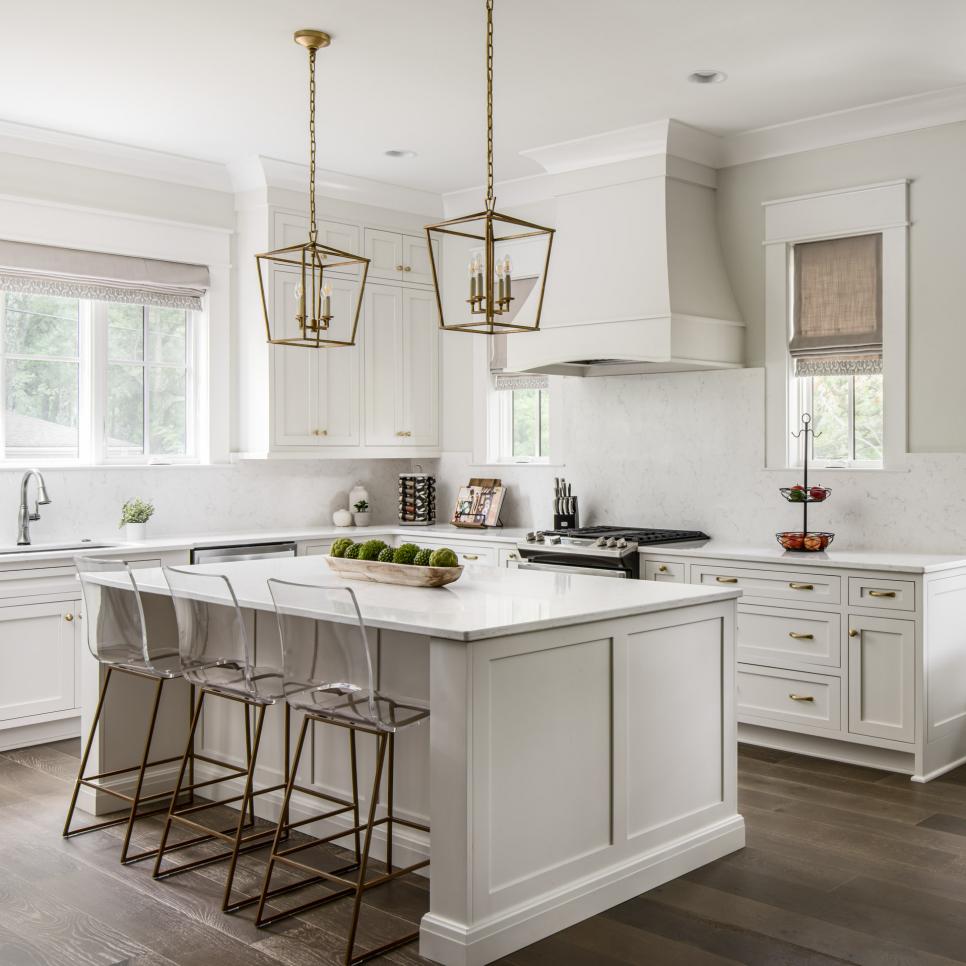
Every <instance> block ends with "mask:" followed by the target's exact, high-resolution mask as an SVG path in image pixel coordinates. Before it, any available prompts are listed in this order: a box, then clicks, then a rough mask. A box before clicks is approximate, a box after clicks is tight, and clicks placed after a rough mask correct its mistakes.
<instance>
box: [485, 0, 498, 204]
mask: <svg viewBox="0 0 966 966" xmlns="http://www.w3.org/2000/svg"><path fill="white" fill-rule="evenodd" d="M495 204H496V199H495V197H494V195H493V0H486V208H487V211H492V210H493V208H494V205H495Z"/></svg>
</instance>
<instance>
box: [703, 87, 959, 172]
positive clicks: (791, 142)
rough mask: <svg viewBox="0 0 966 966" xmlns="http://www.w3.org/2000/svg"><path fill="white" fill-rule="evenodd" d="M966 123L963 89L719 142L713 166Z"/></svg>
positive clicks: (900, 99) (930, 93) (868, 106)
mask: <svg viewBox="0 0 966 966" xmlns="http://www.w3.org/2000/svg"><path fill="white" fill-rule="evenodd" d="M957 121H966V85H961V86H959V87H948V88H945V89H944V90H939V91H928V92H926V93H925V94H913V95H911V96H909V97H897V98H894V99H893V100H889V101H880V102H879V103H877V104H866V105H863V106H862V107H854V108H850V109H848V110H845V111H835V112H833V113H830V114H819V115H817V116H815V117H806V118H802V119H801V120H797V121H787V122H785V123H783V124H774V125H771V126H770V127H763V128H756V129H755V130H751V131H742V132H741V133H739V134H732V135H728V136H726V137H724V138H721V139H720V147H721V155H720V161H719V164H718V167H722V168H724V167H732V166H733V165H737V164H748V163H750V162H752V161H764V160H766V159H767V158H778V157H782V156H784V155H787V154H801V153H802V152H804V151H815V150H818V149H820V148H829V147H834V146H835V145H838V144H852V143H854V142H856V141H866V140H869V139H871V138H879V137H886V136H888V135H890V134H903V133H906V132H909V131H918V130H921V129H924V128H930V127H939V126H940V125H942V124H954V123H956V122H957Z"/></svg>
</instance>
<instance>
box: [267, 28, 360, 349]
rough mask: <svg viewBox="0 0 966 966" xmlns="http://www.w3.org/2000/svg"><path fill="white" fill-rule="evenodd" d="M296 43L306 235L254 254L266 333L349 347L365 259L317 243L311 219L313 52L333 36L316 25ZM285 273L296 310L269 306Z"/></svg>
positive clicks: (310, 344)
mask: <svg viewBox="0 0 966 966" xmlns="http://www.w3.org/2000/svg"><path fill="white" fill-rule="evenodd" d="M295 42H296V43H297V44H299V45H300V46H302V47H305V48H306V49H307V50H308V52H309V144H310V149H309V240H308V241H307V242H303V243H302V244H301V245H290V246H288V247H287V248H278V249H275V250H274V251H271V252H263V253H262V254H260V255H256V256H255V264H256V266H257V268H258V286H259V290H260V292H261V296H262V311H263V312H264V314H265V332H266V334H267V336H268V341H269V342H270V343H272V344H273V345H291V346H303V347H305V348H309V349H330V348H334V347H336V346H351V345H354V344H355V341H356V330H357V329H358V327H359V313H360V311H361V309H362V293H363V291H364V290H365V286H366V276H367V275H368V273H369V259H368V258H363V257H362V256H361V255H353V254H352V253H351V252H343V251H340V250H339V249H337V248H330V247H329V246H328V245H321V244H319V240H318V238H319V231H318V226H317V225H316V218H315V155H316V136H315V55H316V52H317V51H318V50H319V49H320V48H322V47H328V46H329V44H330V43H331V42H332V39H331V37H329V35H328V34H327V33H323V32H322V31H321V30H298V31H296V33H295ZM291 268H295V269H296V272H294V273H293V272H291V271H290V269H291ZM333 273H334V274H333ZM266 274H268V276H269V281H268V284H266V278H265V275H266ZM286 277H287V278H288V279H289V280H290V281H291V280H293V278H295V279H296V280H297V281H296V286H295V301H296V307H295V311H294V312H278V311H275V312H273V311H270V309H269V300H268V297H267V295H266V289H268V290H269V291H272V292H274V291H275V290H276V288H277V287H278V286H280V285H281V284H282V283H283V282H284V280H285V279H286Z"/></svg>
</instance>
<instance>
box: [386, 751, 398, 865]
mask: <svg viewBox="0 0 966 966" xmlns="http://www.w3.org/2000/svg"><path fill="white" fill-rule="evenodd" d="M395 760H396V736H395V734H393V733H392V732H390V733H389V762H388V765H387V768H388V772H389V774H388V775H387V776H386V786H387V787H386V872H392V777H393V763H394V762H395Z"/></svg>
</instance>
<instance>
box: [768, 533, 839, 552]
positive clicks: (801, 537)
mask: <svg viewBox="0 0 966 966" xmlns="http://www.w3.org/2000/svg"><path fill="white" fill-rule="evenodd" d="M775 536H776V538H777V539H778V542H779V543H780V544H781V545H782V547H784V549H785V550H792V551H796V552H797V551H804V552H810V553H818V552H819V551H820V550H824V549H825V548H826V547H827V546H828V545H829V544H830V543H831V542H832V541H833V540H834V539H835V534H834V533H828V532H827V531H825V530H812V531H809V532H808V533H803V532H802V531H801V530H786V531H785V532H784V533H776V534H775Z"/></svg>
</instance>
